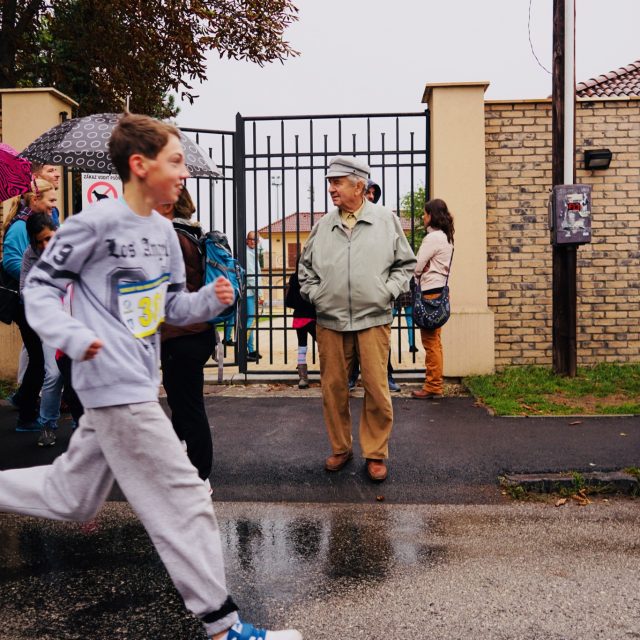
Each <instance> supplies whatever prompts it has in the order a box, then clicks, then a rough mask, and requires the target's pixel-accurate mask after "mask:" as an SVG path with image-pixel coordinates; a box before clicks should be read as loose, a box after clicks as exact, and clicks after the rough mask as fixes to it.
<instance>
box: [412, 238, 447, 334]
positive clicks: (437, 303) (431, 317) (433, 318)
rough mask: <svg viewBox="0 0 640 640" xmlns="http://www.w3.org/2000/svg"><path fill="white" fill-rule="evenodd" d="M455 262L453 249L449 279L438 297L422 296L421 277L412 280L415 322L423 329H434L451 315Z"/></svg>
mask: <svg viewBox="0 0 640 640" xmlns="http://www.w3.org/2000/svg"><path fill="white" fill-rule="evenodd" d="M452 262H453V250H452V251H451V260H450V261H449V270H448V271H447V279H446V280H445V283H444V287H442V291H441V292H440V294H439V295H438V297H437V298H431V299H427V300H425V299H424V298H423V297H422V289H421V287H420V278H421V277H422V273H424V271H423V272H422V273H421V274H420V276H418V277H417V278H413V280H412V289H413V322H414V323H415V324H416V325H417V326H418V327H420V328H421V329H428V330H429V331H433V330H434V329H437V328H438V327H441V326H442V325H444V324H445V323H446V322H447V320H448V319H449V316H450V315H451V305H450V303H449V287H448V286H447V285H448V283H449V273H451V263H452Z"/></svg>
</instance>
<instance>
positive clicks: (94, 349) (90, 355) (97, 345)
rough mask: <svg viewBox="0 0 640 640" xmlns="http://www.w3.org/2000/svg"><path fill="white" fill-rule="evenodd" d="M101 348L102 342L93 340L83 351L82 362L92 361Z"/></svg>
mask: <svg viewBox="0 0 640 640" xmlns="http://www.w3.org/2000/svg"><path fill="white" fill-rule="evenodd" d="M102 347H103V343H102V340H94V341H93V342H92V343H91V344H90V345H89V348H88V349H87V350H86V351H85V353H84V358H82V360H83V361H84V360H93V359H94V358H95V357H96V356H97V355H98V351H100V349H102Z"/></svg>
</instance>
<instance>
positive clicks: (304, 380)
mask: <svg viewBox="0 0 640 640" xmlns="http://www.w3.org/2000/svg"><path fill="white" fill-rule="evenodd" d="M298 376H299V378H300V380H298V389H308V388H309V372H308V371H307V365H306V364H299V365H298Z"/></svg>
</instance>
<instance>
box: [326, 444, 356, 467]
mask: <svg viewBox="0 0 640 640" xmlns="http://www.w3.org/2000/svg"><path fill="white" fill-rule="evenodd" d="M351 458H353V451H352V450H351V449H349V451H345V452H344V453H334V454H333V455H332V456H329V457H328V458H327V459H326V460H325V462H324V468H325V469H326V470H327V471H340V469H342V467H344V465H345V464H347V462H349V460H351Z"/></svg>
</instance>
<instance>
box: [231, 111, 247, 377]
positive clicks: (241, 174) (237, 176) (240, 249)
mask: <svg viewBox="0 0 640 640" xmlns="http://www.w3.org/2000/svg"><path fill="white" fill-rule="evenodd" d="M245 166H246V159H245V141H244V119H243V117H242V116H241V115H240V113H236V132H235V135H234V137H233V186H234V190H235V201H236V206H235V210H234V212H233V215H234V224H233V227H234V229H235V233H234V236H233V244H234V252H235V254H236V257H237V258H238V261H239V262H240V264H241V265H242V267H243V269H244V270H245V271H246V269H247V251H246V249H245V238H246V237H247V189H246V174H245ZM239 315H240V326H239V327H236V349H237V357H238V370H239V372H240V373H244V374H245V375H246V373H247V329H246V327H247V305H246V303H245V301H244V300H243V301H242V302H241V305H240V314H239Z"/></svg>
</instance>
